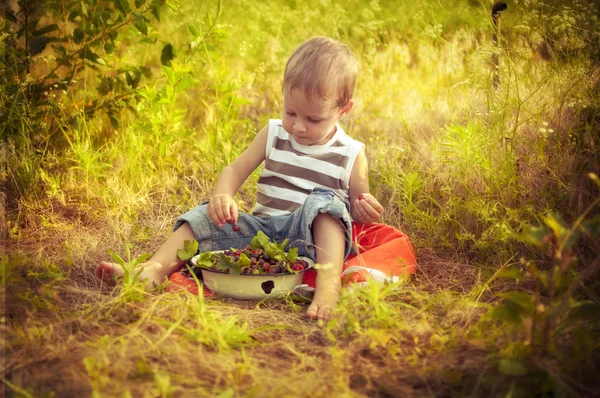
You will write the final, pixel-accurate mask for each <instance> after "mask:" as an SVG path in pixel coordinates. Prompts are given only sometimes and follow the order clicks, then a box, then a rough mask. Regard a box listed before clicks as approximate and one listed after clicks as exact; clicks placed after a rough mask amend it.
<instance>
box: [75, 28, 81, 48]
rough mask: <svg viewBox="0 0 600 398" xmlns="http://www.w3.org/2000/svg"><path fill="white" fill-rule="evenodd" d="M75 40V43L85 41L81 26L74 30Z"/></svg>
mask: <svg viewBox="0 0 600 398" xmlns="http://www.w3.org/2000/svg"><path fill="white" fill-rule="evenodd" d="M73 41H74V42H75V44H79V43H81V42H82V41H83V31H82V30H81V29H79V28H75V29H74V30H73Z"/></svg>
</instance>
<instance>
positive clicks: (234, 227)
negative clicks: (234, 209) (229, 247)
mask: <svg viewBox="0 0 600 398" xmlns="http://www.w3.org/2000/svg"><path fill="white" fill-rule="evenodd" d="M231 229H233V232H237V231H239V230H240V226H239V225H237V224H233V227H232V228H231Z"/></svg>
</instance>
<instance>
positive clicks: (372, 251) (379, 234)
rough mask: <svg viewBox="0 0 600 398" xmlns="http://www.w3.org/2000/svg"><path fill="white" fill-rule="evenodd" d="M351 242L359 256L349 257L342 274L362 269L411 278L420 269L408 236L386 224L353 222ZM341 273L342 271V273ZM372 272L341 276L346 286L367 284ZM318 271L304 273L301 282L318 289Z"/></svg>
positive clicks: (362, 271) (363, 271)
mask: <svg viewBox="0 0 600 398" xmlns="http://www.w3.org/2000/svg"><path fill="white" fill-rule="evenodd" d="M352 243H353V246H354V250H355V251H356V252H357V253H358V254H353V255H350V256H348V258H346V262H345V263H344V268H343V271H346V270H347V269H348V268H350V267H354V266H359V267H364V268H368V269H373V270H377V271H381V272H383V273H384V274H385V275H386V276H402V275H410V274H412V273H414V272H415V271H416V269H417V259H416V257H415V251H414V249H413V247H412V245H411V243H410V240H409V239H408V237H407V236H406V235H404V234H403V233H402V232H400V231H399V230H397V229H396V228H394V227H392V226H390V225H386V224H377V223H372V224H363V225H358V224H355V223H352ZM343 271H342V272H343ZM368 277H369V273H368V272H366V271H365V270H361V271H358V272H352V273H350V274H349V275H344V276H342V282H343V284H344V285H346V284H348V283H354V282H364V281H366V280H367V279H368ZM316 278H317V271H316V270H312V269H311V270H308V271H306V272H305V273H304V277H303V278H302V283H306V284H307V285H309V286H311V287H315V282H316Z"/></svg>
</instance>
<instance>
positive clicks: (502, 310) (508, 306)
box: [490, 302, 521, 324]
mask: <svg viewBox="0 0 600 398" xmlns="http://www.w3.org/2000/svg"><path fill="white" fill-rule="evenodd" d="M490 316H491V317H492V319H496V320H498V321H502V322H507V323H514V324H518V323H521V311H520V309H519V307H517V306H516V305H514V304H513V303H511V302H507V303H504V304H500V305H497V306H495V307H494V308H493V309H492V310H491V311H490Z"/></svg>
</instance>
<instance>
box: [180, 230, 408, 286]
mask: <svg viewBox="0 0 600 398" xmlns="http://www.w3.org/2000/svg"><path fill="white" fill-rule="evenodd" d="M352 243H353V246H354V250H355V251H356V252H357V253H358V254H353V255H350V256H348V258H347V259H346V262H345V263H344V268H343V271H346V270H347V269H348V268H350V267H356V266H357V267H361V269H359V270H358V271H356V272H351V273H349V274H347V275H343V276H342V283H343V284H344V285H347V284H348V283H355V282H365V281H366V280H367V279H368V278H369V277H370V274H369V270H375V271H380V272H381V273H383V274H384V275H385V276H387V277H397V276H402V275H410V274H412V273H414V272H415V271H416V269H417V259H416V257H415V251H414V249H413V247H412V245H411V243H410V240H409V239H408V237H407V236H406V235H404V234H403V233H402V232H401V231H399V230H397V229H396V228H394V227H392V226H390V225H386V224H377V223H373V224H364V225H357V224H354V223H352ZM316 279H317V271H316V270H314V269H310V270H308V271H306V272H305V273H304V275H303V277H302V283H305V284H307V285H309V286H310V287H315V285H316V283H315V282H316ZM169 280H170V281H171V284H170V285H169V287H168V291H173V290H178V289H184V290H188V291H190V292H192V293H194V294H198V288H197V286H196V282H195V281H193V280H190V279H188V278H186V277H185V276H183V274H181V273H180V272H175V273H174V274H173V275H171V277H170V278H169ZM204 295H205V296H210V295H212V293H210V292H209V291H208V290H207V289H204Z"/></svg>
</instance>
